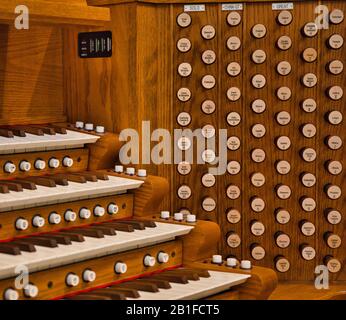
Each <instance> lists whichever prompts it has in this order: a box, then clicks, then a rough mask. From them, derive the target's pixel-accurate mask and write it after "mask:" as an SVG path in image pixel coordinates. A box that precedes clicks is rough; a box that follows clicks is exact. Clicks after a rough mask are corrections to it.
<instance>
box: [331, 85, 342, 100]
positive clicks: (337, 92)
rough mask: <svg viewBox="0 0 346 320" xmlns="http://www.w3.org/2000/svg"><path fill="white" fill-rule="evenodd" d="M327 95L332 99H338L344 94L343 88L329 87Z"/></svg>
mask: <svg viewBox="0 0 346 320" xmlns="http://www.w3.org/2000/svg"><path fill="white" fill-rule="evenodd" d="M327 94H328V97H329V98H330V99H332V100H335V101H337V100H340V99H341V98H342V97H343V95H344V90H343V89H342V88H341V87H340V86H333V87H330V88H329V89H328V91H327Z"/></svg>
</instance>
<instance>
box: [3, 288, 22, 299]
mask: <svg viewBox="0 0 346 320" xmlns="http://www.w3.org/2000/svg"><path fill="white" fill-rule="evenodd" d="M4 299H5V300H18V299H19V294H18V292H17V291H16V290H13V289H7V290H6V291H5V292H4Z"/></svg>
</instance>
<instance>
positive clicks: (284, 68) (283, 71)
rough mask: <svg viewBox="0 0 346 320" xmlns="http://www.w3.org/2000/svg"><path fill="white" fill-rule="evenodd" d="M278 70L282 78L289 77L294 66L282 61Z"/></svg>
mask: <svg viewBox="0 0 346 320" xmlns="http://www.w3.org/2000/svg"><path fill="white" fill-rule="evenodd" d="M276 70H277V72H278V74H280V75H282V76H287V75H289V74H290V73H291V71H292V66H291V64H290V63H289V62H288V61H281V62H279V63H278V65H277V66H276Z"/></svg>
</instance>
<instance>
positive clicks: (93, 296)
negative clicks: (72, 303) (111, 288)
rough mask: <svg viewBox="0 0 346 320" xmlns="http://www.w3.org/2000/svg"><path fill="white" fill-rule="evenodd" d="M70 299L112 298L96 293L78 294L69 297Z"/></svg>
mask: <svg viewBox="0 0 346 320" xmlns="http://www.w3.org/2000/svg"><path fill="white" fill-rule="evenodd" d="M67 299H68V300H112V299H111V298H109V297H105V296H101V295H94V294H86V293H85V294H80V295H78V296H73V297H69V298H67Z"/></svg>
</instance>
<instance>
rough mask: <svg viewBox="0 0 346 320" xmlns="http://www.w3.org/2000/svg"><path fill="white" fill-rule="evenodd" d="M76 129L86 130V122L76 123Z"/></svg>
mask: <svg viewBox="0 0 346 320" xmlns="http://www.w3.org/2000/svg"><path fill="white" fill-rule="evenodd" d="M76 128H77V129H83V128H84V122H83V121H76Z"/></svg>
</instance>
